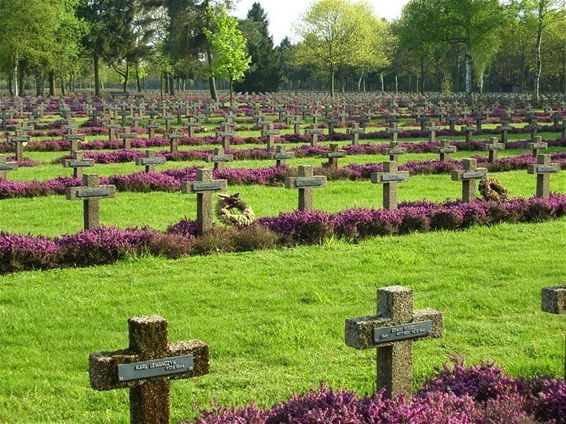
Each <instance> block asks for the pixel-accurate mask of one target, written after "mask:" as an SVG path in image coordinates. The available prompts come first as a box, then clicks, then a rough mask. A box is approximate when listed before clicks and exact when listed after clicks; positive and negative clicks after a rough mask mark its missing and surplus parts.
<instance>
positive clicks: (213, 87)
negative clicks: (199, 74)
mask: <svg viewBox="0 0 566 424" xmlns="http://www.w3.org/2000/svg"><path fill="white" fill-rule="evenodd" d="M206 60H207V62H208V65H209V66H210V65H211V64H212V49H211V47H210V43H207V44H206ZM208 89H209V90H210V98H211V99H212V100H214V101H215V102H217V101H218V92H217V91H216V81H215V79H214V77H209V78H208Z"/></svg>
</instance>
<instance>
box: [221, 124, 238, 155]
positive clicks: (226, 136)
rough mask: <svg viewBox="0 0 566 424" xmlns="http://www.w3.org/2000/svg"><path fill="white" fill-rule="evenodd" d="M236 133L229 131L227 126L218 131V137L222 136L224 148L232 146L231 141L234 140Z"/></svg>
mask: <svg viewBox="0 0 566 424" xmlns="http://www.w3.org/2000/svg"><path fill="white" fill-rule="evenodd" d="M234 135H235V134H234V133H233V132H231V131H228V130H227V128H226V127H225V129H224V131H219V132H218V137H221V138H222V148H223V149H224V150H228V149H229V148H230V141H231V140H232V137H234Z"/></svg>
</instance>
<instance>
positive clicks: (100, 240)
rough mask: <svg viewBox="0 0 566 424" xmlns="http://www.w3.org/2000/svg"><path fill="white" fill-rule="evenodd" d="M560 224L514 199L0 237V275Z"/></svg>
mask: <svg viewBox="0 0 566 424" xmlns="http://www.w3.org/2000/svg"><path fill="white" fill-rule="evenodd" d="M563 216H566V195H553V196H552V197H551V198H550V199H549V200H542V199H513V200H510V201H508V202H505V203H496V202H486V201H476V202H472V203H462V202H445V203H440V204H437V203H431V202H411V203H403V204H401V205H400V207H399V209H398V210H396V211H387V210H383V209H350V210H345V211H342V212H339V213H337V214H329V213H327V212H322V211H306V212H299V211H294V212H288V213H282V214H280V215H279V216H277V217H269V218H260V219H258V220H257V221H256V223H255V224H254V225H252V226H251V227H247V228H244V229H236V228H224V227H216V228H214V230H213V231H211V232H210V233H208V234H206V235H203V236H197V227H196V224H195V223H194V221H190V220H186V219H185V220H182V221H181V222H179V223H177V224H174V225H171V226H170V227H169V229H168V230H167V231H166V232H165V233H161V232H158V231H155V230H151V229H148V228H142V229H138V228H131V229H124V230H122V229H116V228H101V229H98V230H94V231H82V232H80V233H78V234H74V235H64V236H62V237H59V238H54V239H51V238H47V237H34V236H24V235H16V234H9V233H0V273H8V272H16V271H24V270H32V269H49V268H57V267H68V266H88V265H95V264H105V263H112V262H114V261H117V260H119V259H121V258H123V257H124V256H125V255H128V254H147V253H149V254H154V255H163V256H166V257H170V258H178V257H181V256H185V255H189V254H207V253H212V252H239V251H250V250H257V249H268V248H275V247H280V246H295V245H301V244H316V243H321V242H323V241H324V240H325V239H327V238H329V237H333V236H335V237H341V238H343V239H345V240H348V241H357V240H361V239H364V238H368V237H375V236H387V235H401V234H408V233H412V232H416V231H419V232H425V231H436V230H459V229H465V228H468V227H470V226H473V225H492V224H497V223H501V222H508V223H518V222H542V221H546V220H550V219H556V218H560V217H563Z"/></svg>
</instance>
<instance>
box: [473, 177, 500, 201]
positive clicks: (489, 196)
mask: <svg viewBox="0 0 566 424" xmlns="http://www.w3.org/2000/svg"><path fill="white" fill-rule="evenodd" d="M479 189H480V193H481V195H482V197H483V198H484V199H485V200H487V201H492V202H505V201H507V190H506V189H505V187H503V185H502V184H501V183H500V182H499V181H497V180H492V179H489V178H483V179H482V180H481V181H480V187H479Z"/></svg>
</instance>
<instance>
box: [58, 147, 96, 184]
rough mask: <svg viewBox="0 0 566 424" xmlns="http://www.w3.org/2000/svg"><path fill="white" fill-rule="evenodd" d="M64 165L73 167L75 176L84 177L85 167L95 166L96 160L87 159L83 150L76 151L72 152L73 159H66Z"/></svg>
mask: <svg viewBox="0 0 566 424" xmlns="http://www.w3.org/2000/svg"><path fill="white" fill-rule="evenodd" d="M63 166H64V167H65V168H73V177H74V178H82V177H83V168H90V167H92V166H94V160H93V159H85V157H84V153H83V152H79V151H74V152H72V153H71V159H65V162H63Z"/></svg>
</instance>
